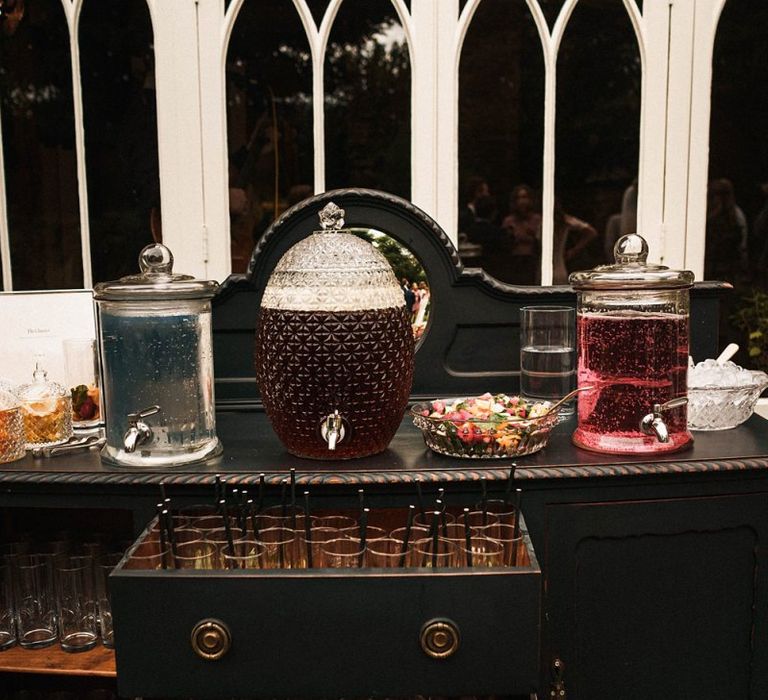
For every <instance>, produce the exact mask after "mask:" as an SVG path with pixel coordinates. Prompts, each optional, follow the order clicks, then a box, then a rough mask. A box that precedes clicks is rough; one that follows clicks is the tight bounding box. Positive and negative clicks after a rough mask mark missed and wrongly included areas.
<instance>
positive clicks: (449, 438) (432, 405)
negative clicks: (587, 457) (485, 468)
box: [411, 393, 557, 459]
mask: <svg viewBox="0 0 768 700" xmlns="http://www.w3.org/2000/svg"><path fill="white" fill-rule="evenodd" d="M551 409H554V410H551ZM411 416H412V417H413V423H414V425H415V426H416V427H417V428H419V429H420V430H421V432H422V434H423V435H424V441H425V442H426V443H427V447H429V448H430V449H431V450H434V451H435V452H438V453H440V454H443V455H448V456H450V457H461V458H465V459H507V458H511V457H521V456H523V455H529V454H533V453H534V452H538V451H539V450H540V449H542V448H543V447H544V446H545V445H546V444H547V440H548V439H549V434H550V432H551V431H552V428H553V427H554V426H555V425H557V407H554V406H553V404H552V403H550V402H549V401H536V402H533V401H528V400H526V399H524V398H522V397H520V396H507V395H506V394H488V393H487V394H483V395H482V396H475V397H467V398H458V399H438V400H436V401H428V402H423V403H417V404H415V405H414V406H413V407H412V408H411Z"/></svg>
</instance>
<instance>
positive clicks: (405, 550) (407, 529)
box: [400, 505, 416, 566]
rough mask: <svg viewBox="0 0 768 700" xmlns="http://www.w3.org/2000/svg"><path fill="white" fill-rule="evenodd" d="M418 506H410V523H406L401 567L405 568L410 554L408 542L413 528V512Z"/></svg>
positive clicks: (401, 550) (401, 552)
mask: <svg viewBox="0 0 768 700" xmlns="http://www.w3.org/2000/svg"><path fill="white" fill-rule="evenodd" d="M415 510H416V506H413V505H411V506H408V521H407V522H406V523H405V535H403V544H402V546H401V547H400V566H405V555H406V554H407V553H408V540H410V539H411V527H413V512H414V511H415Z"/></svg>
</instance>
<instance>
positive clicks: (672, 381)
mask: <svg viewBox="0 0 768 700" xmlns="http://www.w3.org/2000/svg"><path fill="white" fill-rule="evenodd" d="M614 255H615V258H616V262H615V264H613V265H601V266H599V267H596V268H595V269H593V270H587V271H584V272H574V273H573V274H572V275H571V276H570V282H571V285H572V286H573V288H574V289H575V290H576V292H577V293H578V300H577V309H576V313H577V316H576V327H577V339H576V343H577V352H578V370H577V377H578V387H579V389H582V391H581V393H580V394H579V402H578V404H579V410H578V427H577V428H576V431H575V432H574V434H573V442H574V443H575V444H576V445H577V446H579V447H583V448H585V449H587V450H593V451H595V452H608V453H612V454H641V453H661V452H672V451H675V450H679V449H681V448H683V447H685V446H686V445H688V444H689V443H691V442H692V441H693V437H692V436H691V433H690V432H689V431H688V424H687V410H686V404H687V401H688V399H687V371H688V345H689V296H690V295H689V291H690V288H691V286H692V285H693V273H692V272H689V271H687V270H670V269H669V268H667V267H664V266H661V265H653V264H650V263H647V262H646V259H647V256H648V244H647V243H646V242H645V239H643V238H642V236H639V235H637V234H630V235H627V236H623V237H622V238H620V239H619V240H618V241H617V242H616V245H615V247H614Z"/></svg>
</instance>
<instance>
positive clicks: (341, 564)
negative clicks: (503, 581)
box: [127, 508, 525, 570]
mask: <svg viewBox="0 0 768 700" xmlns="http://www.w3.org/2000/svg"><path fill="white" fill-rule="evenodd" d="M202 511H203V509H202V508H197V512H195V513H190V512H186V513H183V512H182V513H179V514H178V515H174V516H172V522H173V528H172V529H173V532H172V534H171V533H169V534H168V536H166V537H163V531H162V530H161V528H160V526H159V523H158V524H155V526H154V527H153V528H152V529H151V530H150V531H149V533H148V534H147V536H146V537H145V538H144V540H143V541H142V543H141V544H140V545H139V546H138V547H136V548H135V549H134V550H133V551H132V552H131V556H130V558H129V561H128V564H127V566H128V567H129V568H144V569H155V568H194V569H205V570H210V569H235V568H240V569H253V568H261V569H293V568H302V569H303V568H351V567H360V566H369V567H376V568H391V567H395V566H417V567H422V566H423V567H433V566H435V567H436V566H442V567H457V566H468V565H469V566H474V567H480V566H516V565H520V564H521V562H522V558H521V555H522V554H523V552H524V549H525V548H524V547H523V546H522V537H521V536H520V534H519V532H516V530H515V527H514V525H511V524H509V519H510V518H508V517H506V518H505V519H506V520H507V522H501V518H502V517H504V516H506V515H509V514H500V513H492V512H489V511H488V510H484V511H474V512H466V513H462V514H461V515H460V516H459V518H458V521H457V519H456V518H455V517H454V516H453V515H451V514H450V513H440V514H439V515H436V514H434V513H433V514H429V517H424V518H421V517H420V515H417V516H415V517H414V521H413V524H412V526H411V528H410V531H409V534H408V541H407V543H406V544H405V545H404V544H403V540H405V538H406V528H404V527H400V528H395V529H394V530H389V529H386V528H382V527H379V526H375V525H370V526H367V527H366V531H365V539H366V541H365V546H364V545H363V543H362V541H361V531H360V526H359V525H358V524H357V522H356V521H355V520H354V519H353V518H351V517H349V516H344V515H330V516H310V517H309V519H308V521H307V519H306V517H305V515H304V513H303V512H293V513H291V514H288V513H284V512H282V511H283V509H281V511H280V513H279V514H275V512H274V511H273V512H272V513H269V512H264V513H261V514H259V515H258V516H254V517H249V518H247V519H245V520H243V519H241V518H238V517H237V516H228V517H227V520H226V522H225V518H224V516H222V515H221V514H211V513H207V512H202ZM513 515H514V514H513V513H512V516H513ZM511 519H512V521H513V522H514V517H512V518H511ZM464 521H466V522H467V523H469V528H467V526H466V525H465V524H464ZM427 523H429V524H427ZM293 524H295V525H296V527H295V528H294V527H290V526H289V525H293ZM433 527H437V533H436V536H431V535H430V533H432V532H433V530H432V528H433ZM467 530H469V540H468V539H467V534H468V533H467ZM169 540H173V541H169ZM435 542H436V543H437V545H436V546H435ZM230 543H231V544H230Z"/></svg>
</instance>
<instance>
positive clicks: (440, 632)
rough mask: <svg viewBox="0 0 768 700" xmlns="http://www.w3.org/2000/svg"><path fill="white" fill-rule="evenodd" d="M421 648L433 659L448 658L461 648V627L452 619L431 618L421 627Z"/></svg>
mask: <svg viewBox="0 0 768 700" xmlns="http://www.w3.org/2000/svg"><path fill="white" fill-rule="evenodd" d="M419 641H420V642H421V648H422V649H423V650H424V653H425V654H426V655H427V656H430V657H432V658H433V659H447V658H448V657H449V656H452V655H453V654H455V653H456V650H457V649H458V648H459V641H460V635H459V628H458V625H456V623H455V622H452V621H451V620H430V621H429V622H427V623H426V624H425V625H424V627H422V628H421V635H420V637H419Z"/></svg>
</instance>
